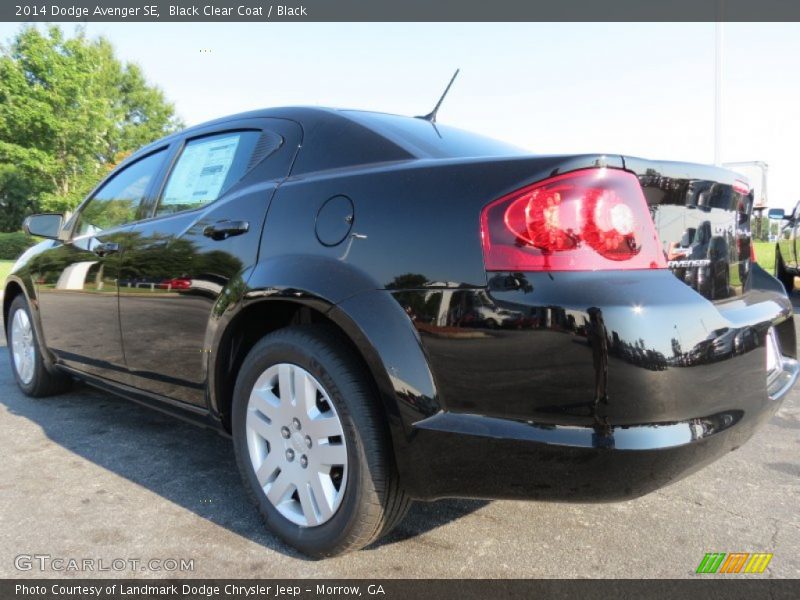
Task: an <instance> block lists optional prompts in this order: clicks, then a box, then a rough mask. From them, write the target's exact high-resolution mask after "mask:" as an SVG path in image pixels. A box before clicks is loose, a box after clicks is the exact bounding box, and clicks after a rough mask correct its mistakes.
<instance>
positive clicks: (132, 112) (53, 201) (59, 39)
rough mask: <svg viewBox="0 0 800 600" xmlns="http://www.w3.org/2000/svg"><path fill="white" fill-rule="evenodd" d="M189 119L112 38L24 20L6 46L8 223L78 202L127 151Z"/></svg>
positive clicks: (4, 224)
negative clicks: (120, 55)
mask: <svg viewBox="0 0 800 600" xmlns="http://www.w3.org/2000/svg"><path fill="white" fill-rule="evenodd" d="M181 126H182V124H181V123H180V121H179V120H178V119H177V118H176V116H175V109H174V107H173V105H172V104H170V103H169V102H167V101H166V100H165V98H164V94H163V93H162V92H161V90H159V89H158V88H156V87H153V86H151V85H148V84H147V81H146V80H145V78H144V75H143V74H142V71H141V69H139V67H138V66H136V65H134V64H127V63H122V62H121V61H119V60H118V59H117V58H116V56H115V55H114V49H113V47H112V45H111V43H110V42H109V41H108V40H106V39H104V38H97V39H90V38H88V37H87V36H86V35H85V33H84V31H83V30H79V31H78V32H77V34H76V35H75V36H74V37H66V36H65V35H64V33H63V32H62V31H61V29H60V28H58V27H56V26H50V27H48V28H46V29H44V30H42V29H38V28H36V27H33V26H26V27H23V28H22V29H21V30H20V31H19V32H18V33H17V35H16V36H15V37H14V38H13V39H12V40H11V42H10V43H9V44H8V45H7V46H0V231H13V230H15V229H18V228H19V226H20V224H21V222H22V219H23V218H24V217H25V216H26V215H27V214H30V213H31V212H34V211H37V210H47V211H59V212H60V211H66V210H70V209H72V208H74V207H75V206H76V205H77V204H78V203H79V202H80V200H81V199H82V198H83V197H84V196H85V194H86V193H87V192H88V191H89V190H91V188H92V187H93V186H94V185H95V184H96V183H97V182H98V181H99V180H100V179H101V178H102V177H103V176H104V175H105V174H106V173H107V172H108V171H109V170H110V169H111V168H112V167H113V166H114V165H116V164H117V163H118V162H119V161H120V160H122V158H124V157H125V156H126V155H128V154H129V153H130V152H132V151H133V150H135V149H137V148H139V147H140V146H142V145H144V144H146V143H148V142H151V141H153V140H155V139H157V138H159V137H161V136H163V135H164V134H167V133H169V132H171V131H174V130H176V129H178V128H180V127H181Z"/></svg>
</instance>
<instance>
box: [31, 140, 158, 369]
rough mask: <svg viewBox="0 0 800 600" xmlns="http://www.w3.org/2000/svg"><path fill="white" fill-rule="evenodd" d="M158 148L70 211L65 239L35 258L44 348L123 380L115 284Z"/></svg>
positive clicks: (74, 363) (150, 180)
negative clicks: (77, 207)
mask: <svg viewBox="0 0 800 600" xmlns="http://www.w3.org/2000/svg"><path fill="white" fill-rule="evenodd" d="M165 157H166V149H160V150H156V151H154V152H152V153H150V154H148V155H146V156H144V157H143V158H140V159H138V160H136V161H135V162H133V163H131V164H130V165H127V166H125V167H124V168H122V169H121V170H119V171H117V172H115V173H114V174H113V175H112V176H111V177H110V178H108V179H107V180H106V181H105V182H103V184H102V185H101V186H100V187H99V188H98V189H97V190H96V191H95V192H94V193H93V194H92V195H91V197H90V198H89V199H88V200H86V201H85V202H84V203H83V204H82V205H81V207H80V208H79V209H78V210H77V211H76V213H75V215H74V216H73V218H72V219H71V221H70V223H69V224H68V226H67V229H68V230H69V231H70V234H69V240H68V241H66V242H63V243H56V244H55V245H54V247H52V248H50V249H48V250H46V251H45V252H43V253H42V254H40V255H39V256H37V257H36V258H35V259H34V263H33V265H34V266H33V270H34V273H35V275H34V279H35V283H36V287H37V295H38V299H39V312H40V315H41V321H42V330H43V332H44V337H45V343H46V344H47V345H48V347H49V348H50V349H51V350H52V351H53V352H54V353H55V354H56V356H57V358H58V360H59V361H60V362H62V363H63V364H65V365H67V366H69V367H72V368H74V369H77V370H79V371H82V372H85V373H88V374H91V375H96V376H101V377H105V378H108V379H113V380H116V381H122V382H125V381H126V367H125V358H124V354H123V348H122V338H121V332H120V326H119V308H118V301H117V279H118V275H119V266H120V260H121V250H122V249H123V248H124V246H125V245H126V243H127V242H126V240H127V237H128V236H129V232H130V229H131V224H132V223H133V222H134V221H135V220H136V219H137V218H139V216H140V215H141V212H140V211H141V210H142V209H143V208H144V207H145V206H146V205H147V204H148V203H147V202H146V200H147V198H148V194H150V193H152V189H153V187H154V185H155V182H156V180H157V178H158V175H159V172H160V170H161V168H162V167H163V165H164V159H165Z"/></svg>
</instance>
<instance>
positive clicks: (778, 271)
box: [775, 246, 794, 294]
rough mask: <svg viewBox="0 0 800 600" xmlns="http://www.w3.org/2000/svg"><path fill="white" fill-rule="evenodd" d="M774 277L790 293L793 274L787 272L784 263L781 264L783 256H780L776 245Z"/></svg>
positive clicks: (792, 284) (792, 285)
mask: <svg viewBox="0 0 800 600" xmlns="http://www.w3.org/2000/svg"><path fill="white" fill-rule="evenodd" d="M775 277H777V278H778V281H780V282H781V283H782V284H783V287H784V288H786V293H787V294H791V293H792V290H793V289H794V275H793V274H792V273H789V271H788V270H787V269H786V265H784V264H783V257H781V251H780V249H778V247H777V246H776V247H775Z"/></svg>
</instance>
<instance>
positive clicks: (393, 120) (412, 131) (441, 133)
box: [344, 111, 530, 158]
mask: <svg viewBox="0 0 800 600" xmlns="http://www.w3.org/2000/svg"><path fill="white" fill-rule="evenodd" d="M344 112H345V113H346V114H347V117H348V118H350V119H352V120H353V121H355V122H356V123H358V124H360V125H363V126H364V127H367V128H369V129H371V130H372V131H375V132H376V133H378V134H379V135H381V136H383V137H385V138H387V139H388V140H390V141H392V142H394V143H395V144H397V145H398V146H400V147H402V148H403V149H405V150H407V151H408V152H410V153H411V154H413V155H414V156H417V157H419V158H468V157H472V156H520V155H530V152H526V151H524V150H522V149H521V148H517V147H516V146H512V145H511V144H506V143H504V142H498V141H497V140H493V139H491V138H487V137H483V136H482V135H478V134H475V133H470V132H469V131H464V130H463V129H456V128H455V127H448V126H446V125H439V124H438V123H436V124H435V125H434V124H433V123H430V122H429V121H426V120H424V119H417V118H413V117H401V116H398V115H388V114H384V113H369V112H360V111H344Z"/></svg>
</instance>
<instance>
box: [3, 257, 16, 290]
mask: <svg viewBox="0 0 800 600" xmlns="http://www.w3.org/2000/svg"><path fill="white" fill-rule="evenodd" d="M13 266H14V261H13V260H0V284H4V283H5V281H6V277H8V274H9V273H10V272H11V267H13ZM0 291H2V287H0Z"/></svg>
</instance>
